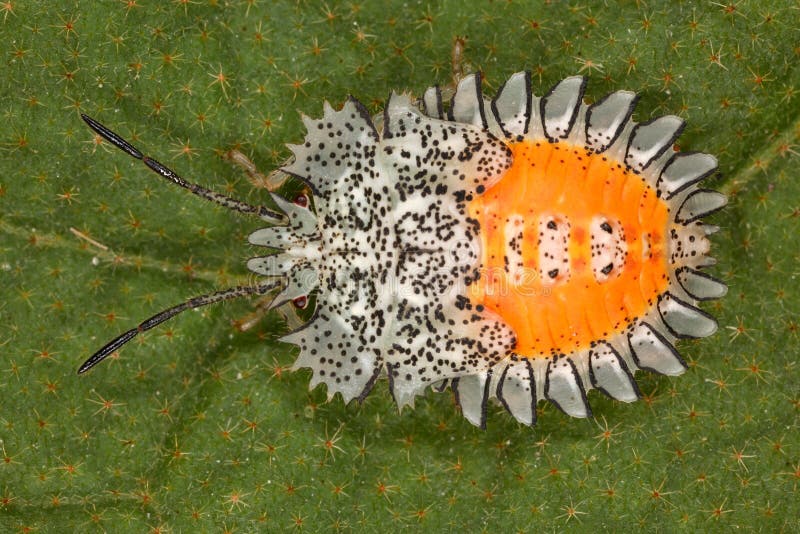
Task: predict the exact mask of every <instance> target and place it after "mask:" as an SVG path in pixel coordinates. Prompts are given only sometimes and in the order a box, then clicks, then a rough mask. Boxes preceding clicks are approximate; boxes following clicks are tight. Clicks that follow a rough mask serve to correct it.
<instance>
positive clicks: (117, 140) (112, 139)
mask: <svg viewBox="0 0 800 534" xmlns="http://www.w3.org/2000/svg"><path fill="white" fill-rule="evenodd" d="M81 118H82V119H83V120H84V122H86V124H88V125H89V128H91V129H92V130H94V131H95V132H96V133H97V135H99V136H100V137H102V138H103V139H105V140H106V141H108V142H109V143H111V144H112V145H114V146H115V147H117V148H119V149H120V150H122V151H123V152H125V153H126V154H128V155H129V156H132V157H134V158H136V159H138V160H141V161H142V162H143V163H144V164H145V165H147V167H148V168H149V169H150V170H151V171H153V172H155V173H157V174H158V175H159V176H161V177H162V178H166V179H167V180H170V181H171V182H173V183H175V184H177V185H179V186H181V187H183V188H184V189H188V190H189V191H191V192H192V193H194V194H195V195H197V196H199V197H203V198H204V199H206V200H210V201H211V202H216V203H217V204H219V205H220V206H224V207H226V208H228V209H230V210H234V211H239V212H241V213H247V214H251V215H258V216H259V217H261V218H262V219H264V220H265V221H267V222H271V223H273V224H282V223H285V222H286V217H285V216H284V215H283V214H281V213H280V212H277V211H275V210H271V209H269V208H266V207H264V206H254V205H252V204H248V203H246V202H242V201H241V200H236V199H234V198H231V197H229V196H227V195H223V194H222V193H217V192H216V191H211V190H210V189H206V188H205V187H203V186H201V185H197V184H193V183H191V182H187V181H186V180H184V179H183V178H181V177H180V176H178V174H177V173H176V172H175V171H173V170H172V169H170V168H168V167H166V166H164V165H162V164H161V163H159V162H158V161H156V160H154V159H153V158H150V157H148V156H145V155H144V154H142V153H141V152H140V151H139V149H137V148H136V147H135V146H133V145H132V144H130V143H129V142H128V141H126V140H125V139H123V138H122V137H121V136H120V135H119V134H117V133H115V132H113V131H111V130H109V129H108V128H107V127H105V126H103V125H102V124H100V123H99V122H97V121H96V120H94V119H93V118H91V117H90V116H88V115H86V114H84V113H81Z"/></svg>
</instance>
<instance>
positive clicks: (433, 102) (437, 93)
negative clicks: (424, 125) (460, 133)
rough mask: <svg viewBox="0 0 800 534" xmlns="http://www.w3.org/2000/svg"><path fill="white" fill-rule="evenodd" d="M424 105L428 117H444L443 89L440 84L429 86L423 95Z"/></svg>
mask: <svg viewBox="0 0 800 534" xmlns="http://www.w3.org/2000/svg"><path fill="white" fill-rule="evenodd" d="M422 105H423V106H424V109H423V112H424V113H425V115H427V116H428V117H431V118H434V119H442V118H444V111H443V108H442V91H441V89H439V86H438V85H435V86H433V87H428V88H427V89H426V90H425V94H424V95H423V96H422Z"/></svg>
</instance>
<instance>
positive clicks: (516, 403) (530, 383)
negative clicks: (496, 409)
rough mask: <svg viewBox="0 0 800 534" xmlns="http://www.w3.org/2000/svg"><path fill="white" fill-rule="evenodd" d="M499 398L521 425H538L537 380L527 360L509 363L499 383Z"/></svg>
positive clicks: (522, 359)
mask: <svg viewBox="0 0 800 534" xmlns="http://www.w3.org/2000/svg"><path fill="white" fill-rule="evenodd" d="M497 398H498V399H499V400H500V402H501V403H502V404H503V406H504V407H505V409H506V410H508V413H510V414H511V415H512V416H514V418H515V419H516V420H517V421H519V422H520V423H522V424H524V425H529V426H533V425H534V424H535V423H536V402H537V397H536V380H535V378H534V375H533V369H532V368H531V364H530V361H529V360H528V359H527V358H521V359H518V360H512V361H510V362H509V363H508V366H507V367H506V368H505V369H504V370H503V372H502V374H501V376H500V379H499V380H498V383H497Z"/></svg>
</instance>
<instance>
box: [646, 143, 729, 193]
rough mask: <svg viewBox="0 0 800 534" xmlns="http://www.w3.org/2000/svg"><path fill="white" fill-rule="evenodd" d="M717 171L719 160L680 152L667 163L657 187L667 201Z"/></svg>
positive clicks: (706, 155)
mask: <svg viewBox="0 0 800 534" xmlns="http://www.w3.org/2000/svg"><path fill="white" fill-rule="evenodd" d="M716 170H717V158H715V157H714V156H712V155H710V154H704V153H702V152H678V153H676V154H674V155H673V156H672V158H671V159H670V160H669V162H667V164H666V166H665V167H664V170H663V171H662V172H661V176H659V178H658V182H657V184H656V187H657V189H658V191H659V194H661V195H662V196H663V197H665V198H666V199H670V198H672V197H673V196H674V195H675V194H677V193H679V192H681V191H683V190H684V189H686V188H687V187H689V186H691V185H692V184H695V183H697V182H699V181H700V180H702V179H704V178H706V177H707V176H709V175H711V174H712V173H713V172H714V171H716Z"/></svg>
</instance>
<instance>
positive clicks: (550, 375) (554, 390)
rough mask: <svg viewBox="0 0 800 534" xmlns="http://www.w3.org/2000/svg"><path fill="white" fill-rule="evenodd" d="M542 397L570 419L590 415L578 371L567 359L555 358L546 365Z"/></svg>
mask: <svg viewBox="0 0 800 534" xmlns="http://www.w3.org/2000/svg"><path fill="white" fill-rule="evenodd" d="M544 395H545V397H546V398H547V399H549V400H550V401H551V402H552V403H553V404H555V405H556V407H558V408H559V409H560V410H561V411H562V412H564V413H565V414H567V415H571V416H572V417H591V415H592V411H591V409H590V408H589V403H588V402H587V401H586V391H585V390H584V387H583V384H582V383H581V379H580V376H579V375H578V370H577V368H576V367H575V364H574V363H573V362H572V360H571V359H570V358H569V357H566V356H562V357H556V358H553V359H551V360H550V361H549V363H548V364H547V379H546V382H545V387H544Z"/></svg>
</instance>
